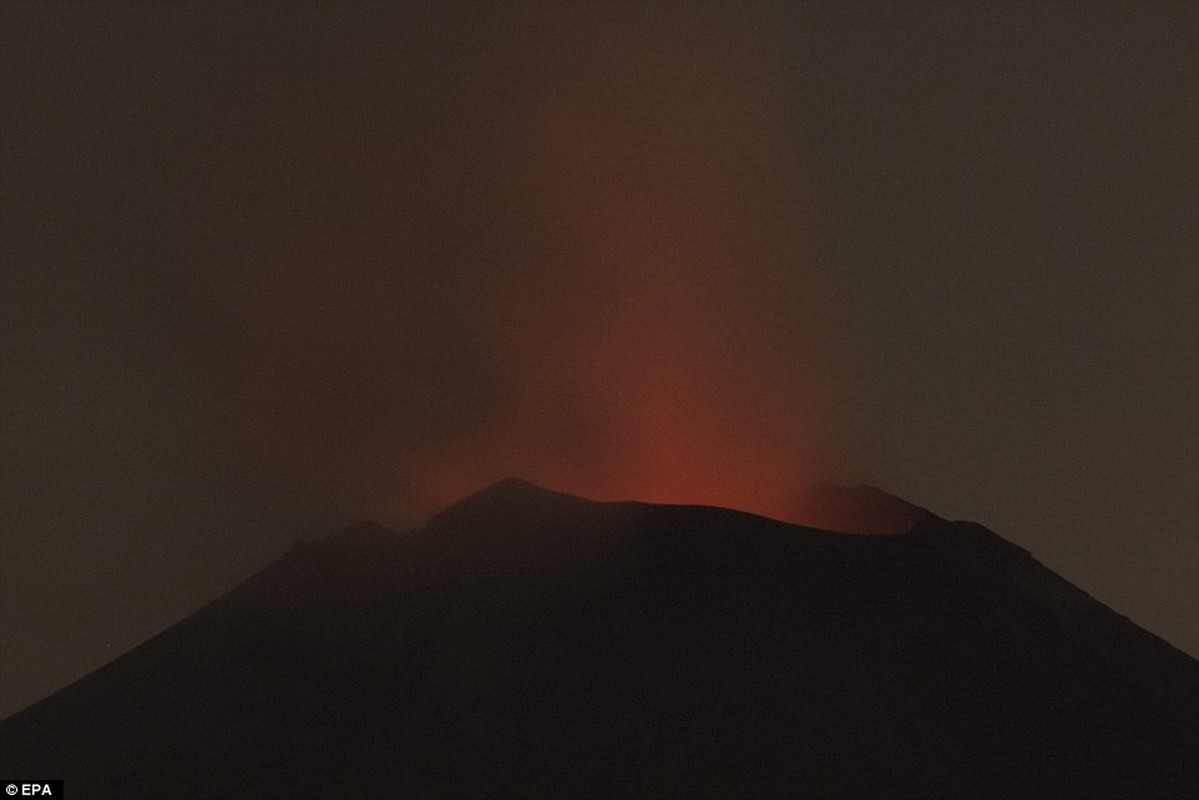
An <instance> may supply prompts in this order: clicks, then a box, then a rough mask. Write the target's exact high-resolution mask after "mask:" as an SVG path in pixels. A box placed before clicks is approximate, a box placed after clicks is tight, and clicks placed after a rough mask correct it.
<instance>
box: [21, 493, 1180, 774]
mask: <svg viewBox="0 0 1199 800" xmlns="http://www.w3.org/2000/svg"><path fill="white" fill-rule="evenodd" d="M830 496H835V497H837V498H838V501H839V502H841V503H843V504H846V505H847V506H852V505H853V504H854V503H855V502H860V503H862V504H864V508H865V509H866V510H865V511H864V512H861V513H865V514H866V516H867V517H869V516H870V515H871V514H873V513H876V512H877V509H878V508H879V507H880V501H879V499H878V498H879V497H880V496H882V495H881V493H877V492H875V491H873V490H867V489H858V490H844V491H842V492H841V493H839V494H836V495H830ZM885 497H887V498H888V499H887V500H886V502H884V503H882V505H885V506H887V507H889V508H891V509H892V510H894V509H895V508H896V507H898V506H897V504H900V506H902V507H901V508H900V511H901V512H902V513H909V514H910V516H911V519H912V522H911V526H910V529H909V530H907V531H906V532H903V533H899V534H895V535H886V536H881V535H880V536H859V535H849V534H843V533H834V532H830V531H823V530H818V529H814V528H806V527H800V526H796V525H791V524H786V523H782V522H778V521H774V520H771V519H767V518H764V517H759V516H754V515H751V514H746V513H742V512H738V511H733V510H729V509H724V508H714V507H703V506H670V505H653V504H646V503H599V502H592V501H589V500H584V499H581V498H578V497H574V496H570V495H565V494H559V493H555V492H551V491H548V490H545V489H541V488H539V487H536V486H533V485H531V484H528V483H524V482H521V481H517V480H507V481H504V482H501V483H499V484H496V485H494V486H491V487H489V488H487V489H485V490H483V491H481V492H479V493H478V494H475V495H473V496H471V497H469V498H467V499H465V500H463V501H461V502H459V503H458V504H456V505H454V506H452V507H450V508H448V509H446V510H445V511H443V512H442V513H440V514H439V515H437V516H436V517H434V518H433V519H432V520H431V521H430V522H429V523H428V524H427V525H425V526H424V527H423V528H420V529H418V530H414V531H410V532H407V533H396V532H393V531H390V530H387V529H385V528H383V527H380V526H378V525H374V524H369V523H365V524H359V525H355V526H353V527H350V528H347V529H345V530H343V531H341V532H339V533H336V534H334V535H331V536H329V537H327V538H325V539H322V540H318V541H313V542H306V541H297V542H296V544H295V545H294V546H293V548H292V549H291V550H290V551H289V552H287V553H286V554H285V555H284V556H283V557H282V558H280V559H279V560H278V561H277V562H275V563H274V564H272V565H270V566H269V567H267V568H266V569H264V570H263V571H262V572H260V573H258V574H257V575H255V576H254V577H252V578H251V579H249V580H248V581H246V582H245V583H244V584H242V585H241V586H239V587H237V588H235V589H233V590H232V591H230V592H229V593H228V594H226V595H224V596H223V597H221V598H219V599H218V600H216V601H215V602H213V603H211V604H210V605H208V606H206V607H205V608H203V609H201V610H200V611H198V612H196V613H195V614H193V615H191V616H190V617H188V618H186V619H184V620H183V621H181V622H180V623H178V624H176V625H175V626H173V627H171V628H169V629H167V630H166V631H164V632H163V633H161V634H160V635H158V636H157V637H155V638H153V639H151V640H149V641H148V642H146V643H144V644H143V645H141V646H139V647H137V648H135V649H134V650H132V651H131V652H129V653H127V654H126V655H124V656H122V657H120V658H118V659H117V660H115V661H114V662H112V663H110V664H109V665H107V666H106V667H104V668H102V669H100V670H98V671H97V672H95V673H93V674H91V675H89V676H88V677H86V678H84V679H82V680H80V681H79V682H77V683H75V684H73V685H71V686H69V687H67V688H65V689H63V690H62V691H60V692H58V693H57V694H54V695H52V696H50V697H48V698H47V699H45V700H43V701H41V702H39V703H36V704H34V705H33V706H30V707H29V708H27V709H25V710H24V711H22V712H20V713H18V714H16V715H14V716H12V717H10V718H8V719H7V720H5V721H4V722H3V723H0V777H10V776H11V777H14V778H15V777H22V778H48V779H49V778H62V779H65V781H66V792H67V794H68V796H70V797H72V798H86V797H147V798H150V797H153V798H163V797H197V798H201V797H202V798H214V797H279V798H306V797H313V798H315V797H321V798H327V797H380V798H382V797H387V798H394V797H580V796H603V797H614V796H627V797H650V796H672V797H703V796H717V797H726V796H739V797H770V796H787V797H916V796H918V797H1002V798H1015V797H1089V798H1093V797H1173V796H1177V797H1195V796H1199V763H1197V762H1199V663H1197V662H1196V661H1194V660H1193V659H1191V658H1190V657H1188V656H1186V655H1185V654H1183V653H1181V652H1180V651H1178V650H1176V649H1174V648H1173V647H1171V646H1170V645H1168V644H1167V643H1165V642H1163V641H1162V640H1160V639H1158V638H1157V637H1155V636H1153V635H1152V634H1150V633H1148V632H1146V631H1145V630H1143V629H1141V628H1139V627H1138V626H1136V625H1135V624H1133V623H1131V622H1130V621H1129V620H1127V619H1125V618H1124V617H1122V616H1120V615H1119V614H1117V613H1115V612H1113V611H1112V610H1110V609H1108V608H1107V607H1105V606H1103V605H1102V604H1100V603H1099V602H1097V601H1095V600H1094V599H1092V598H1091V597H1089V596H1088V595H1087V594H1085V593H1084V592H1082V591H1081V590H1079V589H1077V588H1075V587H1074V586H1072V585H1071V584H1069V583H1068V582H1067V581H1065V580H1063V579H1062V578H1060V577H1058V576H1057V575H1055V574H1054V573H1052V572H1051V571H1049V570H1048V569H1046V568H1045V567H1043V566H1042V565H1041V564H1039V563H1038V562H1037V561H1036V560H1034V559H1033V558H1032V557H1031V556H1030V555H1029V554H1028V553H1027V552H1025V551H1024V550H1022V549H1020V548H1019V547H1017V546H1015V545H1012V544H1010V543H1008V542H1006V541H1005V540H1003V539H1002V538H1000V537H999V536H997V535H995V534H994V533H992V532H990V531H988V530H986V529H985V528H983V527H981V526H979V525H977V524H973V523H968V522H951V521H947V520H943V519H940V518H938V517H936V516H935V515H933V514H930V513H928V512H925V511H923V510H922V509H916V508H915V507H914V506H906V505H905V504H902V503H901V501H897V500H895V499H894V498H890V497H889V496H885ZM904 509H906V511H905V510H904ZM851 511H852V509H851ZM850 516H854V514H852V513H851V514H850ZM858 516H861V514H860V513H859V514H858Z"/></svg>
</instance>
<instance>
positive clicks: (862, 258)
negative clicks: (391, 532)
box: [0, 2, 1199, 715]
mask: <svg viewBox="0 0 1199 800" xmlns="http://www.w3.org/2000/svg"><path fill="white" fill-rule="evenodd" d="M0 43H2V48H3V50H2V55H3V62H2V64H0V82H2V83H0V86H2V92H3V94H2V96H0V101H2V107H0V157H2V159H3V160H2V162H0V168H2V173H0V202H2V206H0V214H2V217H0V226H2V227H0V255H2V258H3V266H2V273H0V281H2V282H0V331H2V333H0V337H2V338H0V346H2V348H3V349H2V351H0V352H2V359H3V360H2V362H0V369H2V372H0V393H2V394H0V458H2V461H0V468H2V470H3V473H2V481H0V536H2V537H3V538H2V540H0V715H4V714H7V713H9V712H11V711H14V710H16V709H17V708H19V707H21V706H23V705H25V704H27V703H28V702H31V701H32V700H35V699H37V698H38V697H40V696H42V695H44V694H46V693H48V692H50V691H52V690H54V689H56V688H58V687H60V686H61V685H63V684H64V683H66V682H68V681H70V680H72V679H74V678H77V677H79V676H81V675H83V674H85V673H86V672H88V671H90V670H92V669H94V668H96V667H97V666H99V665H101V664H102V663H104V662H105V661H107V660H109V659H110V658H112V657H114V656H115V655H118V654H119V653H121V652H123V651H124V650H126V649H128V648H129V647H131V646H132V645H134V644H136V643H137V642H139V641H141V640H143V639H145V638H146V637H148V636H150V635H152V634H153V633H155V632H157V631H158V630H160V629H161V628H163V627H165V626H167V625H169V624H170V623H172V622H174V621H176V620H177V619H179V618H180V617H182V616H183V615H185V614H187V613H188V612H190V611H192V610H194V609H195V608H197V607H198V606H199V605H201V604H203V603H204V602H206V601H208V600H209V599H211V598H213V597H214V596H215V595H216V594H218V593H220V592H222V591H224V590H225V589H227V588H229V587H230V586H232V585H233V584H234V583H235V582H236V581H238V580H240V579H242V578H244V577H245V576H247V575H249V574H251V573H252V572H254V571H255V570H257V569H259V568H261V567H262V566H264V565H265V564H266V563H268V562H269V561H270V560H272V559H273V558H275V557H277V556H278V555H279V554H280V553H281V552H282V550H283V549H284V548H286V547H287V546H288V545H289V544H290V542H291V540H292V539H293V538H295V537H297V536H306V537H310V536H315V535H318V534H321V533H323V532H326V531H327V530H329V529H330V526H334V525H336V524H339V523H340V522H341V521H344V520H348V519H353V518H374V519H378V520H380V521H383V522H385V523H388V524H391V525H394V526H398V527H402V526H409V525H414V524H419V522H421V521H422V520H423V519H424V518H425V517H426V516H427V515H428V514H429V513H431V512H433V511H436V510H437V509H438V508H439V507H441V506H443V505H445V504H446V503H448V502H452V501H453V500H455V499H457V498H458V497H460V496H462V495H464V494H465V493H467V492H469V491H470V490H472V489H474V488H478V487H479V486H481V485H483V484H485V483H487V482H489V481H490V480H493V479H495V478H499V477H503V476H504V475H507V474H520V475H522V476H524V477H526V478H529V479H531V480H535V481H538V482H541V483H544V484H547V485H550V486H556V487H557V488H563V489H567V490H572V491H578V492H580V493H584V494H589V495H592V496H596V497H602V498H614V499H615V498H620V497H640V498H643V499H650V500H678V501H694V502H715V503H720V504H726V505H734V506H739V507H744V508H750V509H752V510H758V511H763V512H765V513H770V514H773V515H777V516H784V517H789V518H799V517H801V516H802V513H803V512H802V508H803V500H802V494H801V493H800V491H799V486H800V484H801V483H802V482H803V481H805V480H810V479H812V478H819V477H825V476H828V477H831V478H833V479H837V480H841V481H849V482H859V481H861V482H869V483H873V484H875V485H878V486H880V487H882V488H885V489H887V490H890V491H892V492H894V493H896V494H899V495H902V496H904V497H906V498H907V499H909V500H911V501H913V502H915V503H918V504H920V505H924V506H926V507H928V508H930V509H932V510H934V511H936V512H938V513H939V514H941V515H942V516H947V517H952V518H968V519H973V520H977V521H979V522H982V523H984V524H986V525H988V526H989V527H991V528H992V529H994V530H995V531H996V532H998V533H999V534H1000V535H1002V536H1004V537H1006V538H1008V539H1009V540H1011V541H1013V542H1016V543H1018V544H1020V545H1022V546H1024V547H1026V548H1027V549H1029V550H1030V551H1031V552H1032V553H1033V554H1034V555H1035V556H1037V557H1038V558H1039V559H1041V560H1042V561H1043V562H1044V563H1046V564H1047V565H1048V566H1049V567H1051V568H1052V569H1054V570H1056V571H1058V572H1060V573H1061V574H1063V575H1064V576H1065V577H1067V578H1068V579H1070V580H1071V581H1073V582H1075V583H1077V584H1078V585H1079V586H1081V587H1082V588H1084V589H1086V590H1087V591H1089V592H1090V593H1092V594H1093V595H1094V596H1096V597H1097V598H1098V599H1100V600H1102V601H1104V602H1106V603H1107V604H1109V605H1111V606H1112V607H1114V608H1115V609H1116V610H1117V611H1120V612H1121V613H1124V614H1127V615H1128V616H1130V617H1131V618H1132V619H1133V620H1134V621H1136V622H1138V623H1140V624H1142V625H1144V626H1145V627H1147V628H1149V629H1150V630H1152V631H1154V632H1155V633H1157V634H1159V635H1161V636H1163V637H1164V638H1166V639H1167V640H1169V641H1171V642H1173V643H1174V644H1176V645H1178V646H1180V647H1182V648H1183V649H1185V650H1187V651H1188V652H1190V653H1192V654H1199V590H1197V589H1196V582H1195V580H1194V576H1195V575H1196V574H1199V525H1197V522H1196V521H1197V520H1199V413H1197V412H1196V410H1195V409H1196V408H1199V358H1197V354H1199V314H1197V313H1196V309H1197V308H1199V258H1197V254H1199V247H1197V245H1199V223H1197V222H1196V218H1197V217H1196V211H1197V209H1199V192H1197V189H1199V159H1197V156H1199V145H1197V143H1199V124H1197V123H1199V92H1197V72H1199V66H1197V61H1199V11H1197V7H1196V6H1195V5H1194V4H1183V3H1177V4H1165V3H1161V4H1155V3H1117V4H1100V3H1085V4H1084V3H1070V4H1035V5H1022V4H1013V3H1002V4H994V5H987V4H981V3H961V4H933V3H910V4H850V3H843V2H838V3H831V4H814V5H805V4H786V5H782V6H777V7H775V6H767V5H754V6H752V7H751V6H746V7H742V5H741V4H728V5H724V6H703V5H699V4H693V3H683V4H678V5H645V4H629V5H626V4H602V5H600V4H566V3H554V4H547V5H508V4H479V5H475V4H467V5H451V4H446V3H436V4H430V5H426V4H392V3H384V4H362V5H358V4H351V3H342V2H338V3H328V4H296V3H288V4H281V5H272V4H264V3H253V4H241V3H231V4H215V3H203V4H196V5H191V4H183V3H167V4H151V3H135V4H103V3H90V4H58V3H48V2H36V3H17V2H8V3H4V4H2V5H0Z"/></svg>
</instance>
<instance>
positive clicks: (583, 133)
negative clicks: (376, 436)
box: [418, 29, 836, 519]
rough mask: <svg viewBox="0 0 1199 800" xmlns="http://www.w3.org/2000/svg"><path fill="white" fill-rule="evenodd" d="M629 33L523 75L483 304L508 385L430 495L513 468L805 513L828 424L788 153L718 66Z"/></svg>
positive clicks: (577, 486) (675, 498) (565, 481)
mask: <svg viewBox="0 0 1199 800" xmlns="http://www.w3.org/2000/svg"><path fill="white" fill-rule="evenodd" d="M628 34H629V31H616V32H613V31H611V30H609V31H608V32H607V34H606V35H608V36H612V37H615V40H613V41H605V40H604V36H605V34H604V33H602V32H600V31H596V30H594V29H589V30H587V31H586V32H585V36H580V38H578V39H570V38H569V37H568V39H567V43H568V44H570V45H572V46H575V45H577V46H578V47H579V48H581V49H582V50H583V51H585V52H586V53H587V55H588V57H589V58H592V59H595V60H594V61H589V62H588V63H587V65H586V66H585V67H583V68H581V70H580V74H576V75H566V76H565V77H563V76H560V75H559V76H553V77H551V78H540V79H537V80H534V81H531V83H530V87H529V93H530V95H531V98H532V99H531V101H530V103H529V105H528V108H527V112H528V114H527V119H526V120H524V122H525V124H526V125H527V130H528V136H527V141H528V143H529V148H528V151H527V153H526V154H525V155H526V157H527V164H526V165H525V167H526V169H524V170H523V174H525V175H527V176H529V182H528V185H526V186H522V187H521V189H522V192H523V195H524V197H525V198H526V201H527V203H528V208H527V209H526V212H527V220H526V221H527V223H528V225H529V229H530V234H529V241H530V243H531V244H530V247H529V251H528V252H527V253H526V254H525V256H526V259H527V261H526V263H524V264H521V265H517V266H514V268H513V274H512V276H511V280H509V281H507V282H506V284H505V289H504V290H503V292H502V294H501V296H500V297H497V298H493V301H494V303H495V306H494V308H493V310H492V312H491V313H490V315H489V317H488V320H487V324H488V325H489V326H490V330H491V334H492V340H493V342H494V358H495V359H496V362H497V364H498V365H499V366H500V372H501V374H502V375H503V376H504V379H505V382H504V384H503V389H504V392H505V400H504V402H503V404H502V407H501V409H500V410H499V412H498V413H497V414H496V416H495V417H494V418H493V419H491V420H490V421H489V423H488V424H487V425H486V426H485V428H484V430H482V431H480V433H479V435H478V436H471V437H467V438H466V439H465V440H464V441H462V442H461V443H460V444H459V445H458V446H457V447H455V448H453V449H452V450H451V451H449V452H441V453H438V454H437V455H436V456H435V457H434V466H433V467H432V468H431V469H430V467H429V466H428V465H425V464H422V465H420V466H419V468H418V469H419V473H418V475H419V476H425V478H426V480H425V481H424V485H423V486H422V488H423V490H424V494H425V496H426V497H427V498H428V499H429V501H430V502H429V503H428V504H429V505H430V506H432V507H439V506H442V505H444V504H446V503H450V502H453V501H455V500H457V499H459V498H461V497H463V496H465V495H466V494H468V493H469V492H471V491H473V490H476V489H478V488H480V487H481V486H483V485H485V484H487V483H489V482H491V481H494V480H498V479H499V478H502V477H505V476H507V475H516V476H520V477H523V478H525V479H528V480H531V481H533V482H536V483H540V484H542V485H545V486H548V487H551V488H556V489H560V490H563V491H568V492H572V493H577V494H580V495H583V496H587V497H592V498H599V499H636V500H644V501H651V502H673V503H698V504H709V505H721V506H729V507H733V508H738V509H743V510H749V511H754V512H758V513H762V514H765V515H768V516H773V517H777V518H784V519H797V518H801V517H803V510H802V501H801V498H800V491H801V487H802V486H803V485H804V484H805V483H806V482H808V481H809V480H810V479H812V478H813V477H814V476H815V475H817V474H819V473H820V471H821V470H823V469H825V468H827V467H828V466H829V464H830V462H831V461H832V460H833V457H834V456H835V453H834V452H833V447H832V443H833V441H834V440H835V438H836V437H835V435H834V430H833V428H834V425H833V420H832V416H831V415H830V414H829V413H828V393H829V387H828V385H827V376H828V372H829V370H828V368H827V364H826V363H824V362H822V361H821V357H826V358H827V355H828V351H827V342H821V341H819V339H820V334H821V331H820V330H819V329H818V325H817V324H816V323H815V321H814V319H813V317H815V316H817V314H816V312H820V313H822V314H827V309H828V303H829V300H828V298H827V297H825V296H823V295H822V294H821V293H820V291H819V289H818V286H817V285H816V282H815V280H814V279H813V278H812V277H811V276H810V275H808V274H807V273H806V271H805V269H804V268H805V266H806V265H805V263H804V262H805V259H806V257H807V254H808V249H809V241H808V238H809V234H810V222H811V220H810V210H809V204H808V203H807V200H806V198H805V197H804V196H803V195H802V194H801V191H800V190H801V188H802V187H801V186H800V176H799V175H798V174H797V170H796V169H795V163H794V162H795V159H794V156H793V154H792V153H791V151H790V150H789V146H788V144H787V142H786V139H785V137H784V136H782V135H781V134H780V132H779V131H778V130H776V128H775V126H774V125H772V124H771V123H770V121H769V118H768V115H767V113H766V111H767V108H766V107H765V106H764V104H763V98H762V97H761V94H762V93H761V91H760V90H758V89H755V88H754V87H752V86H748V85H745V84H743V83H738V81H737V79H736V76H735V75H733V74H732V71H731V70H730V69H728V68H727V65H720V64H717V63H715V62H714V61H713V59H712V58H711V57H709V58H707V59H699V58H698V57H697V56H695V55H694V54H688V52H687V50H686V48H685V47H684V46H682V44H681V43H679V42H677V41H673V40H672V39H670V37H658V38H655V36H654V35H653V34H652V33H649V32H647V31H646V30H645V29H640V30H639V31H638V33H637V36H636V37H633V38H632V39H630V37H629V35H628ZM613 53H614V54H616V55H611V54H613ZM722 67H724V68H722ZM572 81H578V82H580V83H582V82H587V81H595V82H596V84H597V85H598V88H596V89H595V91H594V92H591V93H582V92H580V91H579V87H578V86H576V85H575V84H574V83H572ZM564 83H565V84H566V85H565V86H564V85H563V84H564ZM580 94H584V97H582V98H581V97H580ZM558 96H565V97H568V98H570V100H569V101H568V102H564V103H563V102H556V101H554V99H555V98H556V97H558ZM547 99H549V100H551V101H552V102H545V101H546V100H547ZM805 275H806V277H805ZM418 479H419V478H418Z"/></svg>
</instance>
